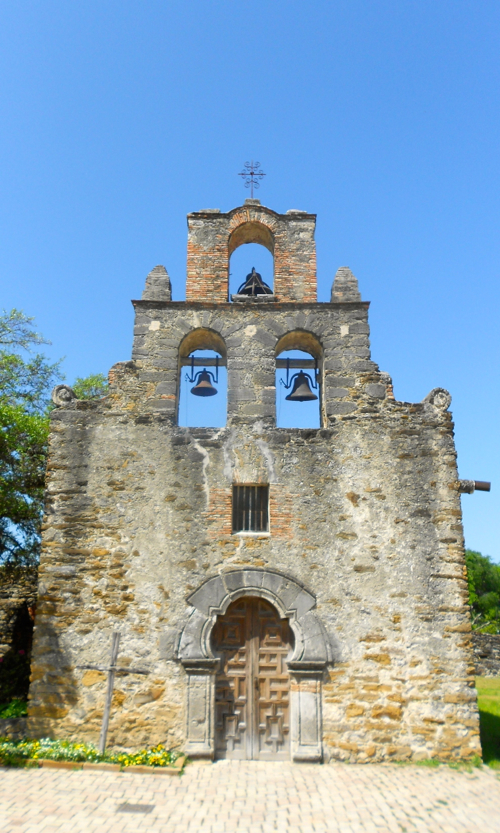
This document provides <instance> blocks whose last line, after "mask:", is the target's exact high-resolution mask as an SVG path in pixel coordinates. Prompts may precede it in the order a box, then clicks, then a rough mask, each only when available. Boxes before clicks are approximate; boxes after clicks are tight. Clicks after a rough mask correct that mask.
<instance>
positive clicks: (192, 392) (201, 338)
mask: <svg viewBox="0 0 500 833" xmlns="http://www.w3.org/2000/svg"><path fill="white" fill-rule="evenodd" d="M177 413H178V416H177V422H178V425H181V426H184V427H189V428H222V427H224V425H225V424H226V416H227V353H226V345H225V344H224V340H223V339H222V338H221V336H220V335H219V334H218V333H216V332H214V331H213V330H208V329H197V330H193V331H191V332H190V333H188V335H187V336H186V337H185V338H184V339H183V341H182V343H181V346H180V349H179V385H178V409H177Z"/></svg>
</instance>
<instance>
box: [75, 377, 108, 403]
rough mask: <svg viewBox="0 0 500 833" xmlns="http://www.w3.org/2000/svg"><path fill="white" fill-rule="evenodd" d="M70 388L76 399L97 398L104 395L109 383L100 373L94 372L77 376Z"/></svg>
mask: <svg viewBox="0 0 500 833" xmlns="http://www.w3.org/2000/svg"><path fill="white" fill-rule="evenodd" d="M72 388H73V390H74V392H75V394H76V398H77V399H99V398H100V397H101V396H106V394H107V393H108V389H109V385H108V380H107V379H106V377H105V376H104V375H103V374H102V373H94V374H93V375H91V376H85V377H84V378H82V377H80V376H77V377H76V379H75V381H74V383H73V385H72Z"/></svg>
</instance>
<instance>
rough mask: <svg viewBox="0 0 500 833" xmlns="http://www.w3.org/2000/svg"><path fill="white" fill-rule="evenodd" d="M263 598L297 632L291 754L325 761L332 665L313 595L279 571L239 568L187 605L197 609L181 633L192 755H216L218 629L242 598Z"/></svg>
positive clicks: (290, 661) (291, 662)
mask: <svg viewBox="0 0 500 833" xmlns="http://www.w3.org/2000/svg"><path fill="white" fill-rule="evenodd" d="M252 598H253V599H262V600H264V601H265V602H267V603H268V604H269V605H271V606H272V607H273V608H274V609H275V610H276V611H277V613H278V616H279V618H280V619H282V620H285V619H286V620H287V621H288V623H289V627H290V630H291V631H292V633H293V641H292V645H293V650H292V653H291V655H290V656H289V657H287V659H286V666H287V669H288V673H289V675H290V679H291V682H292V686H291V692H290V754H291V757H292V759H293V760H296V761H320V760H322V741H321V734H322V733H321V681H322V677H323V673H324V670H325V667H326V664H327V662H329V661H331V656H330V649H329V644H328V639H327V636H326V632H325V629H324V627H323V625H322V623H321V622H320V620H319V618H318V616H317V614H316V613H315V612H314V608H315V606H316V599H315V597H314V596H313V594H312V593H310V592H309V591H308V590H306V588H304V587H303V586H302V585H301V584H300V583H299V582H297V581H296V580H295V579H293V578H291V577H290V576H287V575H284V574H282V573H279V572H277V571H274V570H255V569H243V570H234V571H231V572H228V573H224V574H222V575H219V576H214V577H212V578H210V579H208V580H207V581H205V582H204V583H203V584H202V585H201V586H200V587H199V588H198V589H197V590H195V591H194V593H192V594H191V595H190V596H189V597H188V599H187V601H188V603H189V604H190V605H191V606H192V610H191V613H190V616H189V619H188V622H187V624H186V626H185V627H184V630H183V632H182V634H181V638H180V642H179V648H178V658H179V659H180V661H181V663H182V665H183V666H184V668H185V670H186V672H187V676H188V694H187V715H186V719H187V745H186V752H187V753H188V754H189V755H191V756H195V757H208V758H213V757H214V754H215V677H216V673H217V670H218V668H219V659H218V657H217V656H216V655H215V654H214V651H213V644H212V631H213V629H214V627H215V625H216V623H217V622H218V621H221V618H220V617H224V615H225V614H226V612H227V611H228V609H229V608H230V606H231V605H234V603H235V602H237V601H238V600H240V599H252Z"/></svg>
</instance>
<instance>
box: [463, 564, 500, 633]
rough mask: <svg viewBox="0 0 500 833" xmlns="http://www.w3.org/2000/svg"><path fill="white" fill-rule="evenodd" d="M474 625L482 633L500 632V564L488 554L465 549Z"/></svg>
mask: <svg viewBox="0 0 500 833" xmlns="http://www.w3.org/2000/svg"><path fill="white" fill-rule="evenodd" d="M465 561H466V564H467V581H468V585H469V604H470V606H471V615H472V627H473V629H474V630H479V631H482V633H500V565H499V564H494V563H493V561H492V560H491V558H490V557H489V556H487V555H481V553H480V552H475V551H474V550H466V551H465Z"/></svg>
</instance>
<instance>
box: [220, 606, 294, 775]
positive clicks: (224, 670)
mask: <svg viewBox="0 0 500 833" xmlns="http://www.w3.org/2000/svg"><path fill="white" fill-rule="evenodd" d="M212 645H213V650H214V653H215V655H216V656H218V657H220V668H219V671H218V673H217V676H216V683H215V754H216V757H218V758H236V759H240V760H272V761H276V760H288V759H289V757H290V677H289V674H288V669H287V666H286V662H285V657H286V656H287V654H288V653H289V651H290V648H291V645H292V634H291V631H290V627H289V624H288V620H287V619H280V617H279V616H278V613H277V611H276V610H275V609H274V608H273V607H272V606H271V605H270V604H268V602H265V601H264V600H263V599H255V598H243V599H239V600H238V601H237V602H233V604H232V605H230V607H229V608H228V610H227V613H226V615H225V616H222V617H220V619H218V621H217V623H216V625H215V627H214V630H213V636H212Z"/></svg>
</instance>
